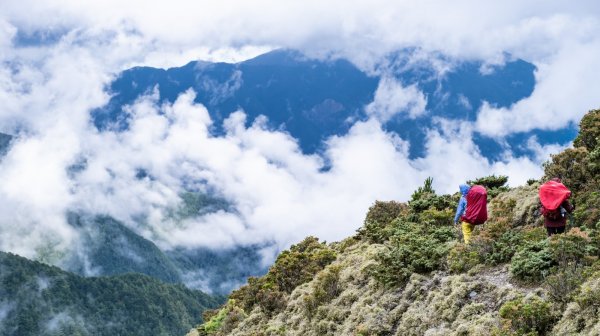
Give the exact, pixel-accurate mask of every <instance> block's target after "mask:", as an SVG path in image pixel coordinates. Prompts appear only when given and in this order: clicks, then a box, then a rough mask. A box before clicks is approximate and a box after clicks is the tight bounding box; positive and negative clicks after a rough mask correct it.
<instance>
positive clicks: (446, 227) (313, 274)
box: [188, 110, 600, 336]
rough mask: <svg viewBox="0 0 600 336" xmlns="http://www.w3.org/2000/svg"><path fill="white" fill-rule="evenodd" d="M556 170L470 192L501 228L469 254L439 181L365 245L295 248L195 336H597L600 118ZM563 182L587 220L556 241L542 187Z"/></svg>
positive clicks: (369, 228)
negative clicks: (542, 206) (480, 195)
mask: <svg viewBox="0 0 600 336" xmlns="http://www.w3.org/2000/svg"><path fill="white" fill-rule="evenodd" d="M544 171H545V176H544V177H543V179H541V180H530V181H529V182H528V183H527V185H524V186H520V187H516V188H508V187H506V186H505V183H506V182H507V178H506V177H505V176H488V177H484V178H480V179H477V180H474V181H470V183H472V184H481V185H484V186H485V187H486V188H487V189H488V197H489V219H488V221H487V222H486V223H485V224H484V225H482V226H479V227H478V228H477V230H475V233H474V236H473V238H472V242H471V243H470V244H468V245H466V244H464V243H462V241H461V237H460V234H459V231H458V227H455V226H453V225H452V223H451V222H452V216H453V214H454V206H455V204H456V203H457V201H458V198H459V193H458V192H457V193H456V194H454V195H437V194H435V191H434V190H433V189H432V188H431V180H429V179H428V180H427V181H426V182H425V183H424V185H423V186H422V187H420V188H419V189H418V190H416V191H415V192H414V193H413V195H412V197H411V200H410V201H409V202H408V203H398V202H394V201H391V202H380V201H377V202H375V204H374V205H373V206H372V207H371V208H370V209H369V212H368V213H367V216H366V218H365V221H364V225H363V227H362V228H361V229H359V231H358V233H357V234H356V235H354V236H352V237H349V238H347V239H345V240H343V241H340V242H335V243H331V244H325V243H319V242H318V240H316V238H312V237H309V238H306V239H305V240H304V241H303V242H301V243H299V244H298V245H294V246H292V247H291V248H290V250H287V251H284V252H283V253H282V254H280V255H279V257H278V258H277V260H276V261H275V263H274V265H273V266H271V268H270V269H269V272H268V273H267V275H265V276H263V277H260V278H251V279H249V280H248V283H247V284H246V285H245V286H243V287H241V288H240V289H238V290H236V291H234V292H233V293H232V294H231V295H230V296H229V299H228V301H227V303H226V304H224V305H223V306H222V307H221V308H220V309H218V310H214V311H209V312H207V313H205V321H206V322H205V323H204V324H203V325H200V326H198V327H196V328H194V329H192V330H191V331H190V332H189V333H188V336H198V335H200V336H208V335H213V336H222V335H234V336H242V335H254V336H273V335H315V336H317V335H361V336H366V335H397V336H400V335H429V336H437V335H439V336H441V335H482V334H490V335H497V336H500V335H574V334H577V335H597V334H598V333H599V332H600V319H599V318H598V312H600V309H599V308H598V307H600V295H598V293H600V292H599V291H598V289H599V288H600V206H599V205H600V194H599V193H598V189H597V186H598V185H599V183H600V110H592V111H590V112H588V114H586V115H585V116H584V117H583V119H582V121H581V123H580V132H579V134H578V136H577V138H576V139H575V141H574V147H573V148H568V149H566V150H564V151H563V152H561V153H559V154H556V155H554V156H552V158H551V159H550V160H549V161H548V162H547V163H545V164H544ZM554 177H560V178H562V181H563V182H564V183H565V185H567V186H569V188H570V189H571V190H572V192H573V196H572V202H573V203H575V204H576V210H575V211H574V212H573V214H572V219H571V221H570V224H569V230H568V231H567V232H566V233H565V234H559V235H554V236H552V237H547V234H546V230H545V229H544V228H543V226H542V222H543V219H542V218H541V216H540V214H539V198H538V188H539V186H540V185H541V181H545V180H547V179H550V178H554ZM321 251H326V252H327V253H326V255H330V256H332V258H327V259H322V257H321V256H323V255H324V254H323V253H322V252H321Z"/></svg>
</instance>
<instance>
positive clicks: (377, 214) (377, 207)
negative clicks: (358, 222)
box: [358, 201, 408, 244]
mask: <svg viewBox="0 0 600 336" xmlns="http://www.w3.org/2000/svg"><path fill="white" fill-rule="evenodd" d="M407 210H408V207H407V206H406V204H404V203H398V202H395V201H391V202H381V201H376V202H375V204H374V205H372V206H371V207H370V208H369V212H367V217H366V218H365V221H364V225H363V226H362V227H361V228H360V229H358V235H359V237H361V238H364V239H366V240H367V241H369V242H371V243H377V244H381V243H383V242H385V241H386V240H387V239H388V238H389V236H390V235H391V228H390V224H391V223H392V221H393V220H394V219H396V218H398V217H400V216H401V215H402V214H404V213H406V212H407Z"/></svg>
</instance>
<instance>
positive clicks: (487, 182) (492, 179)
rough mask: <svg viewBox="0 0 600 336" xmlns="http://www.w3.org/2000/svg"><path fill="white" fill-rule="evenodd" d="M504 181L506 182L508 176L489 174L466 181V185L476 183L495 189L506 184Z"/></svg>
mask: <svg viewBox="0 0 600 336" xmlns="http://www.w3.org/2000/svg"><path fill="white" fill-rule="evenodd" d="M506 182H508V176H504V175H500V176H496V175H490V176H485V177H480V178H478V179H475V180H471V181H467V184H468V185H476V184H477V185H481V186H484V187H485V188H486V189H495V188H500V187H503V186H504V185H505V184H506Z"/></svg>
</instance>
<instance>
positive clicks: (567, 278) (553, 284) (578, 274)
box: [544, 264, 585, 308]
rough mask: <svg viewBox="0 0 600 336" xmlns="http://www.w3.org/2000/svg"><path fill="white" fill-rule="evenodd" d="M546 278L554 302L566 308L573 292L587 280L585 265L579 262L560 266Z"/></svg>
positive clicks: (546, 284) (546, 285)
mask: <svg viewBox="0 0 600 336" xmlns="http://www.w3.org/2000/svg"><path fill="white" fill-rule="evenodd" d="M552 273H553V274H551V275H549V276H548V277H547V278H546V279H545V280H544V287H545V288H546V290H547V291H548V295H549V296H550V298H552V300H553V301H554V302H557V303H558V304H560V307H561V308H564V307H565V306H566V304H567V303H568V302H570V301H571V299H572V294H573V293H574V292H575V291H576V290H577V289H578V288H579V286H580V285H581V284H582V283H583V281H584V280H585V276H584V267H583V266H581V265H578V264H568V265H563V266H559V267H558V268H557V269H556V270H554V271H553V272H552Z"/></svg>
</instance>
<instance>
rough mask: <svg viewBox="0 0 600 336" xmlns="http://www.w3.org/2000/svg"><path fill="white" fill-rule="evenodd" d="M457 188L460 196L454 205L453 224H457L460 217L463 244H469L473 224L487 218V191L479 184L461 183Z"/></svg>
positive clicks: (480, 222)
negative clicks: (455, 205)
mask: <svg viewBox="0 0 600 336" xmlns="http://www.w3.org/2000/svg"><path fill="white" fill-rule="evenodd" d="M459 189H460V193H461V196H460V201H458V206H457V207H456V214H455V215H454V224H458V221H459V219H460V221H461V223H462V224H461V226H462V233H463V239H464V240H465V244H469V243H470V242H471V236H472V235H473V230H474V229H475V225H479V224H483V223H485V221H486V220H487V191H486V190H485V188H484V187H483V186H480V185H474V186H472V187H470V186H468V185H466V184H461V185H460V186H459Z"/></svg>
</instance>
